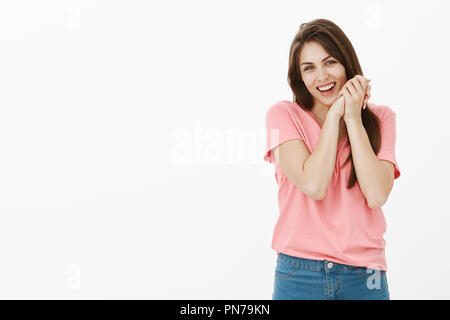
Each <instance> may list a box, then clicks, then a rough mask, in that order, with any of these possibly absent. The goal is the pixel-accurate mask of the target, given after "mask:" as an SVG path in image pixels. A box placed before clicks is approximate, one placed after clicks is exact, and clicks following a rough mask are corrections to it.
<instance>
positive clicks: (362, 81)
mask: <svg viewBox="0 0 450 320" xmlns="http://www.w3.org/2000/svg"><path fill="white" fill-rule="evenodd" d="M369 82H370V80H368V79H366V78H364V77H363V76H361V75H356V76H355V77H353V78H352V79H350V80H348V81H347V82H346V83H345V84H344V86H343V87H342V89H341V90H340V91H339V93H338V95H337V97H336V99H338V98H339V97H341V96H344V100H345V102H344V103H345V113H344V121H348V120H351V119H361V110H362V109H364V108H366V106H367V101H368V100H369V99H370V85H369Z"/></svg>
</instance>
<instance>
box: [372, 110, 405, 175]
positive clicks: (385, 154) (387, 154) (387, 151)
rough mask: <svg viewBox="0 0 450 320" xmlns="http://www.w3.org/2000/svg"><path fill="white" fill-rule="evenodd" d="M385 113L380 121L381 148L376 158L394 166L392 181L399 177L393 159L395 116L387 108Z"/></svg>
mask: <svg viewBox="0 0 450 320" xmlns="http://www.w3.org/2000/svg"><path fill="white" fill-rule="evenodd" d="M385 113H386V114H387V115H384V117H383V120H382V121H380V130H381V147H380V150H379V152H378V154H377V158H378V159H380V160H387V161H389V162H392V164H394V179H397V178H398V177H399V176H400V168H399V166H398V164H397V161H396V159H395V137H396V132H395V130H396V126H395V121H396V114H395V112H393V111H392V110H391V109H390V108H387V109H386V110H385Z"/></svg>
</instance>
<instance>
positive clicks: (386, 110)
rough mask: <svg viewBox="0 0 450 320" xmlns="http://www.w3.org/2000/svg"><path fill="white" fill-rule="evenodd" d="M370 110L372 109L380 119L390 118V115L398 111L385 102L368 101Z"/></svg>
mask: <svg viewBox="0 0 450 320" xmlns="http://www.w3.org/2000/svg"><path fill="white" fill-rule="evenodd" d="M367 106H368V107H369V109H370V111H372V112H373V113H374V114H375V115H376V116H377V117H378V119H380V121H383V120H384V119H387V118H389V117H390V116H395V115H396V113H395V112H394V110H392V108H391V107H389V106H387V105H384V104H375V103H370V102H369V103H367Z"/></svg>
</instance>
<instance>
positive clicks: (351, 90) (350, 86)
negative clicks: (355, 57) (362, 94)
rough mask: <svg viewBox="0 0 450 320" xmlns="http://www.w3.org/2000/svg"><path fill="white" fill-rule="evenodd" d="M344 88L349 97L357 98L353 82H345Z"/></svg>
mask: <svg viewBox="0 0 450 320" xmlns="http://www.w3.org/2000/svg"><path fill="white" fill-rule="evenodd" d="M345 88H346V89H347V91H348V93H349V94H350V96H351V97H352V98H353V99H356V98H357V96H358V94H357V90H356V88H355V85H354V84H353V81H352V80H350V81H349V82H347V83H346V84H345Z"/></svg>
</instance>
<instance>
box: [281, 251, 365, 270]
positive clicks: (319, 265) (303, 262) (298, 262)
mask: <svg viewBox="0 0 450 320" xmlns="http://www.w3.org/2000/svg"><path fill="white" fill-rule="evenodd" d="M278 258H279V259H282V260H284V261H285V262H287V263H290V264H292V265H294V266H297V267H303V268H306V269H310V270H316V271H325V270H330V269H333V270H357V269H363V270H367V268H365V267H362V266H351V265H347V264H342V263H337V262H334V261H332V260H313V259H306V258H300V257H294V256H290V255H287V254H284V253H281V252H280V253H279V254H278ZM369 270H370V269H369Z"/></svg>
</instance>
